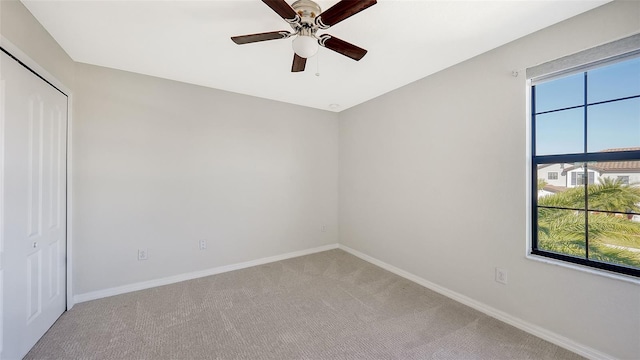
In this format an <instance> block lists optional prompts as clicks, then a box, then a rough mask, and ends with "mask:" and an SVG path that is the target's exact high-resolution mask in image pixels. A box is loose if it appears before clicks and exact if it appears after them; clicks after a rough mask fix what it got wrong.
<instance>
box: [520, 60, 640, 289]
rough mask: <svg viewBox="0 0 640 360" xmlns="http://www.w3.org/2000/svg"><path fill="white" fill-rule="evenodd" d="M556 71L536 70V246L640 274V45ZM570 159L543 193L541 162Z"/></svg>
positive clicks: (549, 253) (542, 252)
mask: <svg viewBox="0 0 640 360" xmlns="http://www.w3.org/2000/svg"><path fill="white" fill-rule="evenodd" d="M527 71H529V70H527ZM528 74H529V73H528ZM554 74H555V75H554ZM554 74H552V75H544V76H538V77H530V79H531V138H532V139H531V140H532V141H531V144H532V148H531V151H532V153H531V154H532V155H531V159H532V167H531V172H532V181H533V182H532V184H534V185H533V189H532V192H531V198H532V201H531V203H532V211H531V214H532V215H531V216H532V219H531V220H532V229H533V233H532V234H531V235H532V241H531V249H530V251H531V253H532V254H535V255H539V256H544V257H549V258H554V259H557V260H561V261H566V262H570V263H575V264H580V265H584V266H588V267H593V268H598V269H603V270H608V271H613V272H617V273H622V274H626V275H631V276H637V277H640V222H638V220H636V219H638V218H640V216H636V215H640V185H638V184H636V183H630V182H629V178H630V177H631V178H636V177H640V51H637V50H634V51H633V52H630V53H626V54H621V55H617V56H615V57H614V58H609V59H607V60H599V61H597V62H594V63H591V64H587V65H580V67H579V68H573V69H563V71H561V72H557V71H556V72H555V73H554ZM564 164H566V167H564V168H563V170H562V171H563V172H562V174H563V175H566V176H567V184H566V187H564V186H560V187H558V188H559V191H557V192H554V193H553V194H544V195H541V194H540V192H539V191H538V190H541V189H538V188H537V187H536V185H535V184H536V183H537V184H539V185H538V186H540V184H543V183H544V182H543V181H540V180H544V176H545V174H544V173H543V172H542V171H538V170H539V169H542V168H543V167H546V166H550V165H554V166H560V167H562V166H563V165H564ZM616 172H618V173H621V172H622V173H625V175H615V173H616ZM626 174H628V175H626ZM557 176H558V174H557V173H553V172H549V173H547V179H548V180H552V179H553V180H556V179H557Z"/></svg>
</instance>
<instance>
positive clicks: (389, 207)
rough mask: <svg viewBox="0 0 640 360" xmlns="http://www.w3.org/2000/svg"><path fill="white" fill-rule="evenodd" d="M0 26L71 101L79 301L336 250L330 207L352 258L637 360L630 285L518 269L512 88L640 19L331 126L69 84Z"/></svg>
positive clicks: (634, 10)
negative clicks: (370, 260)
mask: <svg viewBox="0 0 640 360" xmlns="http://www.w3.org/2000/svg"><path fill="white" fill-rule="evenodd" d="M0 24H1V26H0V31H1V33H2V35H3V36H4V37H6V38H7V39H8V40H10V41H11V42H12V43H14V44H15V45H17V46H18V47H19V48H20V49H22V51H24V52H25V53H27V54H28V55H29V56H30V57H32V58H33V59H34V60H36V61H37V62H38V63H39V64H40V65H41V66H42V67H44V68H45V69H46V70H47V71H48V72H50V73H51V74H53V75H54V76H56V77H57V78H58V79H59V80H60V81H62V82H63V83H64V84H65V85H66V86H68V87H70V88H72V89H73V90H74V94H75V98H76V101H75V103H74V108H75V116H74V128H73V129H72V130H73V132H74V154H73V156H74V163H73V166H74V175H73V179H74V181H75V182H74V188H73V189H72V191H73V193H74V195H75V197H74V201H75V202H74V209H75V211H74V214H73V216H74V221H75V227H74V229H73V230H74V232H75V238H74V255H75V257H74V261H75V264H76V268H75V281H74V285H75V293H76V294H82V293H85V292H88V291H93V290H98V289H104V288H106V287H110V286H119V285H124V284H129V283H133V282H136V281H144V280H148V279H157V278H160V277H163V276H168V275H174V274H181V273H184V272H189V271H194V270H198V269H203V268H210V267H214V266H220V265H225V264H230V263H237V262H240V261H245V260H251V259H256V258H260V257H265V256H270V255H277V254H282V253H285V252H289V251H295V250H300V249H305V248H309V247H313V246H319V245H323V244H329V243H334V242H336V241H337V233H336V231H337V228H338V226H337V211H336V206H337V204H338V200H339V204H340V213H339V215H340V242H342V243H344V244H345V245H347V246H350V247H352V248H355V249H357V250H360V251H362V252H364V253H366V254H369V255H371V256H373V257H376V258H378V259H380V260H383V261H385V262H387V263H389V264H392V265H395V266H397V267H399V268H402V269H404V270H407V271H410V272H412V273H414V274H416V275H418V276H421V277H423V278H425V279H427V280H429V281H432V282H434V283H437V284H440V285H442V286H444V287H446V288H448V289H451V290H453V291H456V292H459V293H461V294H463V295H466V296H468V297H470V298H473V299H475V300H477V301H479V302H482V303H485V304H487V305H489V306H491V307H494V308H496V309H499V310H501V311H504V312H505V313H507V314H510V315H512V316H515V317H518V318H521V319H523V320H525V321H527V322H530V323H533V324H537V325H539V326H541V327H543V328H546V329H548V330H550V331H553V332H556V333H558V334H560V335H562V336H565V337H567V338H568V339H570V340H572V341H576V342H579V343H581V344H585V345H587V346H591V347H593V348H595V349H597V350H599V351H602V352H605V353H607V354H610V355H612V356H616V357H620V358H637V357H638V354H640V345H639V344H640V341H638V340H639V339H640V291H639V290H638V286H637V285H632V284H630V283H625V282H621V281H617V280H612V279H608V278H603V277H599V276H595V275H591V274H588V273H583V272H578V271H575V270H570V269H565V268H561V267H556V266H550V265H546V264H542V263H538V262H534V261H532V260H527V259H525V258H524V254H525V250H526V249H525V238H526V236H527V234H526V221H527V217H526V206H525V201H526V196H527V191H526V186H525V167H526V166H525V161H526V153H525V151H526V149H525V140H526V133H525V129H526V113H525V80H524V78H523V77H522V75H521V76H520V77H518V78H513V77H511V76H510V73H511V71H512V70H514V69H518V70H520V71H521V74H522V70H523V69H524V68H526V67H528V66H531V65H535V64H538V63H541V62H544V61H547V60H551V59H555V58H558V57H560V56H563V55H566V54H569V53H572V52H576V51H579V50H582V49H584V48H587V47H590V46H593V45H597V44H600V43H603V42H607V41H609V40H613V39H616V38H619V37H622V36H625V35H628V34H631V33H634V32H638V31H639V30H640V29H639V26H640V3H638V2H633V1H631V2H620V1H616V2H614V3H613V4H610V5H606V6H604V7H602V8H599V9H596V10H595V11H592V12H589V13H587V14H584V15H581V16H578V17H577V18H574V19H570V20H568V21H565V22H563V23H561V24H558V25H556V26H553V27H551V28H548V29H545V30H543V31H541V32H539V33H536V34H533V35H531V36H528V37H526V38H524V39H521V40H518V41H515V42H513V43H511V44H508V45H506V46H504V47H501V48H499V49H496V50H495V51H492V52H489V53H487V54H484V55H481V56H478V57H476V58H474V59H472V60H469V61H467V62H465V63H463V64H460V65H457V66H454V67H452V68H450V69H447V70H445V71H443V72H440V73H438V74H435V75H433V76H430V77H428V78H426V79H423V80H420V81H418V82H416V83H413V84H411V85H408V86H406V87H404V88H401V89H399V90H397V91H394V92H392V93H390V94H387V95H385V96H382V97H380V98H378V99H375V100H373V101H370V102H368V103H366V104H363V105H361V106H358V107H355V108H353V109H351V110H348V111H345V112H343V113H340V114H339V115H338V116H336V115H335V114H332V113H325V112H321V111H317V110H310V109H304V108H300V107H296V106H290V105H285V104H280V103H275V102H270V101H266V100H259V99H255V98H251V97H245V96H241V95H234V94H230V93H225V92H222V91H216V90H211V89H204V88H199V87H195V86H191V85H185V84H181V83H176V82H171V81H167V80H160V79H156V78H151V77H146V76H142V75H135V74H130V73H125V72H119V71H114V70H109V69H104V68H99V67H94V66H88V65H82V64H77V66H76V65H74V63H73V62H72V61H71V60H70V59H69V57H68V56H67V55H66V54H65V53H64V51H63V50H62V49H61V48H60V47H59V46H58V45H57V44H56V43H55V41H53V39H52V38H51V37H50V36H49V34H48V33H47V32H46V31H45V30H44V29H43V28H42V26H40V24H38V23H37V21H36V20H35V19H34V18H33V17H32V16H31V15H30V14H29V12H28V11H27V10H26V9H25V8H24V6H23V5H22V4H21V3H19V2H17V1H15V0H2V1H0ZM76 77H77V79H78V80H77V85H76V84H75V82H76V81H75V78H76ZM338 118H339V119H340V124H339V125H338V122H337V120H338ZM338 127H339V128H338ZM338 136H339V144H338ZM338 145H339V146H338ZM338 149H340V159H339V171H340V180H339V183H338V171H337V166H338ZM337 184H339V198H337V192H338V189H337ZM321 224H326V225H327V226H328V232H327V233H321V232H319V231H318V229H319V226H321ZM199 239H207V240H208V241H209V249H208V250H206V251H198V250H197V241H198V240H199ZM139 247H146V248H148V249H149V255H150V259H149V260H147V261H146V262H139V261H137V260H136V251H137V249H138V248H139ZM495 266H500V267H504V268H506V269H507V270H508V271H509V285H507V286H502V285H499V284H497V283H495V282H494V281H493V269H494V267H495Z"/></svg>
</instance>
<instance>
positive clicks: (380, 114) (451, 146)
mask: <svg viewBox="0 0 640 360" xmlns="http://www.w3.org/2000/svg"><path fill="white" fill-rule="evenodd" d="M638 31H640V2H635V1H633V2H620V1H616V2H614V3H610V4H608V5H605V6H603V7H600V8H597V9H595V10H593V11H590V12H588V13H585V14H583V15H580V16H577V17H575V18H572V19H569V20H568V21H564V22H562V23H560V24H557V25H555V26H552V27H550V28H547V29H544V30H542V31H539V32H537V33H535V34H532V35H530V36H527V37H525V38H522V39H520V40H517V41H515V42H512V43H510V44H507V45H505V46H502V47H500V48H498V49H496V50H494V51H491V52H488V53H485V54H483V55H480V56H477V57H476V58H473V59H471V60H469V61H466V62H464V63H461V64H459V65H456V66H453V67H451V68H448V69H446V70H444V71H442V72H439V73H437V74H434V75H432V76H429V77H427V78H425V79H422V80H420V81H417V82H415V83H413V84H410V85H408V86H405V87H403V88H401V89H398V90H397V91H394V92H391V93H388V94H385V95H383V96H381V97H379V98H377V99H374V100H371V101H369V102H367V103H365V104H362V105H360V106H357V107H355V108H352V109H350V110H347V111H344V112H342V113H341V116H340V199H339V204H340V243H341V244H344V245H346V246H349V247H351V248H354V249H356V250H359V251H361V252H363V253H365V254H368V255H370V256H372V257H374V258H377V259H379V260H382V261H384V262H386V263H388V264H391V265H393V266H396V267H398V268H401V269H403V270H405V271H408V272H410V273H413V274H415V275H417V276H420V277H422V278H424V279H426V280H428V281H431V282H433V283H436V284H438V285H440V286H443V287H445V288H448V289H450V290H453V291H455V292H458V293H460V294H462V295H464V296H467V297H469V298H472V299H474V300H476V301H479V302H481V303H484V304H486V305H488V306H490V307H493V308H495V309H498V310H500V311H503V312H505V313H507V314H509V315H511V316H514V317H516V318H519V319H522V320H525V321H527V322H529V323H532V324H535V325H538V326H540V327H543V328H545V329H548V330H550V331H552V332H555V333H557V334H560V335H561V336H565V337H567V338H568V339H570V340H572V341H575V342H578V343H581V344H583V345H586V346H589V347H592V348H594V349H596V350H598V351H601V352H604V353H607V354H611V355H613V356H616V357H619V358H626V359H630V358H634V359H637V358H639V357H640V288H639V287H638V285H637V284H631V283H628V282H623V281H619V280H614V279H610V278H605V277H601V276H597V275H593V274H589V273H586V272H580V271H576V270H572V269H567V268H563V267H558V266H552V265H548V264H544V263H541V262H537V261H533V260H528V259H526V258H525V252H526V238H527V236H528V234H527V227H526V226H527V225H526V224H527V221H528V218H527V213H526V212H527V206H526V199H527V196H528V194H529V193H528V191H527V188H526V176H525V171H526V162H527V155H526V151H527V148H526V141H527V133H526V124H527V114H526V109H525V106H526V94H525V90H526V80H525V78H524V71H523V70H524V69H525V68H526V67H530V66H533V65H536V64H539V63H542V62H545V61H548V60H552V59H555V58H558V57H561V56H563V55H567V54H570V53H573V52H577V51H579V50H583V49H585V48H588V47H591V46H595V45H599V44H601V43H605V42H608V41H611V40H615V39H617V38H620V37H624V36H627V35H630V34H633V33H637V32H638ZM512 70H519V71H520V76H518V77H517V78H514V77H512V76H511V71H512ZM495 267H503V268H506V269H507V270H508V277H509V284H508V285H507V286H504V285H501V284H498V283H496V282H495V281H494V268H495Z"/></svg>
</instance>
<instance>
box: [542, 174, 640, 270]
mask: <svg viewBox="0 0 640 360" xmlns="http://www.w3.org/2000/svg"><path fill="white" fill-rule="evenodd" d="M585 190H586V193H587V194H588V209H589V211H588V212H586V211H584V210H582V211H581V210H576V209H586V204H587V202H586V201H585ZM639 203H640V188H639V187H638V186H636V184H624V183H622V181H620V180H617V179H615V180H614V179H610V178H600V179H599V183H598V184H592V185H588V186H587V188H586V189H585V188H584V187H582V186H580V187H576V188H572V189H569V190H567V191H565V192H562V193H558V194H555V195H551V196H546V197H542V198H539V199H538V205H539V208H538V247H539V248H541V249H544V250H547V251H552V252H558V253H562V254H567V255H575V256H579V257H584V256H585V253H586V245H585V237H586V231H587V229H586V227H585V224H586V223H587V222H586V220H587V218H588V224H589V228H588V231H589V234H588V235H589V258H590V259H593V260H599V261H604V262H610V263H616V264H622V265H628V266H633V267H640V253H639V252H633V251H631V250H629V249H633V248H635V249H640V224H639V223H636V222H633V221H629V219H628V218H627V217H626V216H622V217H621V216H620V215H621V214H619V213H628V212H638V213H640V207H639V206H638V204H639ZM549 207H553V208H549ZM558 208H560V209H558ZM602 211H604V212H605V213H601V212H602ZM614 212H617V214H616V213H614Z"/></svg>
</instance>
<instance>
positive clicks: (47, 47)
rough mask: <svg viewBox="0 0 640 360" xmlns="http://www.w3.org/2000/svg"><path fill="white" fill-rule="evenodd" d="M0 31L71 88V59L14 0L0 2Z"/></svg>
mask: <svg viewBox="0 0 640 360" xmlns="http://www.w3.org/2000/svg"><path fill="white" fill-rule="evenodd" d="M0 34H1V35H2V36H3V37H4V38H5V39H7V40H9V41H10V42H11V43H12V44H13V45H15V46H17V47H18V48H19V49H20V50H21V51H22V52H24V53H25V54H27V55H28V56H29V57H30V58H31V59H32V60H34V61H35V62H37V63H38V65H40V66H41V67H43V68H44V69H45V70H46V71H47V72H49V73H50V74H51V75H53V76H54V77H55V78H56V79H57V80H59V81H60V82H61V83H62V84H63V85H64V86H66V87H67V88H70V89H73V79H74V62H73V60H71V58H70V57H69V56H68V55H67V53H66V52H65V51H64V50H62V48H61V47H60V45H58V43H57V42H56V41H55V40H54V39H53V38H52V37H51V35H49V33H48V32H47V30H45V29H44V28H43V27H42V25H40V23H39V22H38V21H37V20H36V19H35V18H34V17H33V15H31V13H30V12H29V10H27V8H25V7H24V5H22V3H21V2H19V1H18V0H1V1H0Z"/></svg>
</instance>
